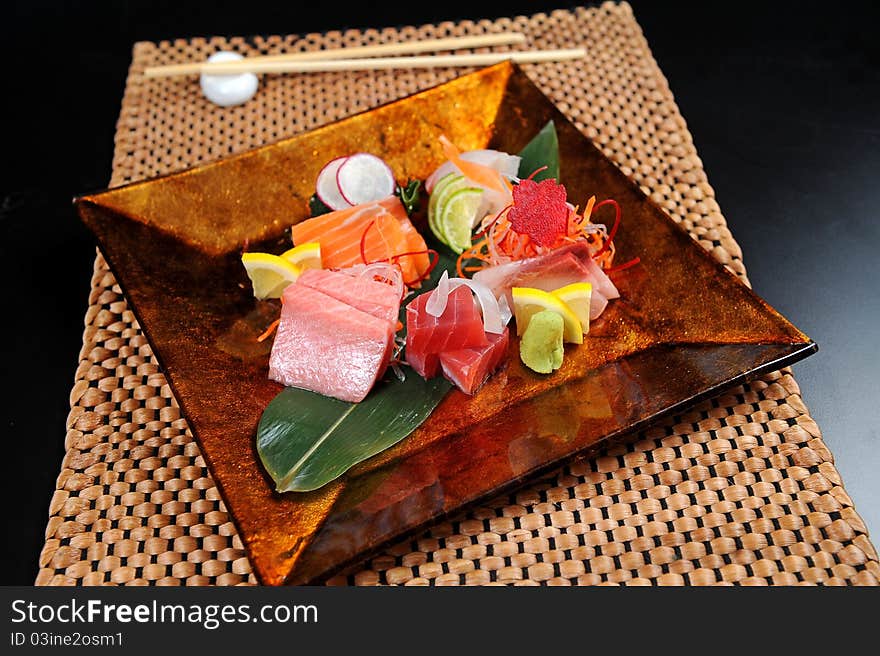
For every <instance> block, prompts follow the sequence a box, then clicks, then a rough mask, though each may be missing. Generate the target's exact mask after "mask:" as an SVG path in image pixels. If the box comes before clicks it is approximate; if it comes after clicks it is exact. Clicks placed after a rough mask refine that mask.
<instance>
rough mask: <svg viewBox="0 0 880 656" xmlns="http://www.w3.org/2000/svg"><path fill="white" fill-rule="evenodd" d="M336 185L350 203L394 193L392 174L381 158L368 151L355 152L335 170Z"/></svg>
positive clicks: (358, 202) (366, 201)
mask: <svg viewBox="0 0 880 656" xmlns="http://www.w3.org/2000/svg"><path fill="white" fill-rule="evenodd" d="M336 186H337V187H338V189H339V192H340V194H341V195H342V198H343V199H345V200H346V201H347V202H348V203H349V204H350V205H360V204H361V203H368V202H369V201H371V200H381V199H383V198H388V196H390V195H391V194H393V193H394V187H395V182H394V174H393V173H392V172H391V167H389V166H388V165H387V164H386V163H385V162H384V161H383V160H382V159H380V158H378V157H376V156H375V155H371V154H370V153H357V154H355V155H351V156H350V157H348V159H346V160H345V161H344V162H343V163H342V164H341V165H340V166H339V169H338V170H337V171H336Z"/></svg>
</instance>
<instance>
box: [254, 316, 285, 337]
mask: <svg viewBox="0 0 880 656" xmlns="http://www.w3.org/2000/svg"><path fill="white" fill-rule="evenodd" d="M280 323H281V319H275V321H273V322H272V323H270V324H269V327H268V328H266V330H264V331H263V333H262V334H261V335H260V336H259V337H257V341H258V342H262V341H265V340H266V339H268V338H269V336H270V335H272V333H274V332H275V330H276V329H277V328H278V324H280Z"/></svg>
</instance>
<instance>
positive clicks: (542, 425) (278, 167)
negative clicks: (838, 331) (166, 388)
mask: <svg viewBox="0 0 880 656" xmlns="http://www.w3.org/2000/svg"><path fill="white" fill-rule="evenodd" d="M550 119H553V120H554V121H555V123H556V126H557V130H558V132H559V142H560V160H561V172H562V175H561V178H562V180H561V181H562V182H563V184H565V185H566V187H567V189H568V192H569V197H570V198H573V199H586V198H587V197H589V196H590V195H591V194H596V195H597V197H598V198H599V199H600V200H601V199H602V198H614V199H616V200H617V201H618V203H619V204H620V206H621V208H622V211H623V217H624V221H623V224H622V227H621V229H620V231H619V232H618V234H617V238H616V239H615V244H616V247H617V249H618V254H617V257H618V258H619V261H622V262H623V261H627V260H629V259H631V258H633V257H636V256H638V257H640V258H641V262H642V265H641V266H639V267H636V268H634V269H631V270H629V271H627V272H623V273H621V274H620V275H619V276H618V277H617V278H616V280H615V282H616V284H617V285H618V287H619V289H620V291H621V294H622V298H621V299H620V300H618V301H615V302H614V303H613V304H612V305H611V306H609V308H608V310H606V312H605V313H604V314H603V315H602V317H600V319H599V320H597V321H596V322H595V323H594V324H592V325H591V327H590V338H589V345H585V346H584V347H581V348H578V349H576V350H572V351H571V352H570V353H568V354H567V355H566V360H565V364H564V366H563V368H562V369H561V370H559V371H558V372H556V373H555V374H553V375H552V376H547V377H545V376H541V375H538V374H534V373H532V372H531V371H529V370H527V369H525V368H524V367H523V366H522V365H521V364H520V362H519V358H517V357H512V358H510V359H509V360H510V363H509V364H508V366H507V368H506V369H505V370H503V371H502V372H500V373H498V374H496V375H495V376H493V377H492V378H491V379H490V381H489V383H488V384H487V385H486V386H485V387H484V388H483V389H482V390H481V391H480V392H479V393H478V394H477V395H476V396H475V397H472V398H471V397H467V396H465V395H463V394H461V393H459V392H457V391H452V392H451V393H450V394H449V395H448V396H447V397H446V398H445V399H444V400H443V402H442V403H441V404H440V406H439V407H438V408H437V410H436V411H435V412H434V413H433V414H432V416H431V417H430V418H429V419H428V421H427V422H425V423H424V424H423V425H422V426H421V427H420V428H419V429H418V430H417V431H416V432H415V433H413V434H412V435H411V436H410V437H408V438H407V439H405V440H404V441H403V442H401V443H400V444H398V445H396V446H395V447H393V448H391V449H389V450H388V451H386V452H384V453H381V454H379V455H378V456H375V457H374V458H372V459H370V460H368V461H366V462H364V463H362V464H360V465H358V466H356V467H355V468H354V469H352V470H351V471H349V472H348V474H346V475H345V476H344V477H343V478H341V479H339V480H337V481H335V482H333V483H331V484H329V485H327V486H325V487H324V488H322V489H320V490H317V491H315V492H310V493H303V494H284V495H281V494H277V493H275V492H274V491H273V485H272V482H271V481H270V480H269V479H268V477H267V476H266V474H265V473H264V472H263V470H262V469H261V466H260V464H259V460H258V458H257V455H256V452H255V443H254V435H255V432H256V427H257V423H258V421H259V419H260V415H261V413H262V411H263V409H264V408H265V407H266V405H267V404H268V403H269V401H270V400H271V399H272V398H273V397H274V396H275V395H276V394H277V393H278V391H279V390H280V387H279V385H278V384H277V383H274V382H272V381H270V380H268V378H267V368H268V346H267V345H262V344H256V343H255V341H254V339H253V337H254V336H256V335H258V334H259V333H260V332H262V330H263V329H264V328H265V327H266V325H267V324H268V323H269V322H270V321H271V320H272V318H274V316H276V315H277V308H275V307H271V306H269V305H268V304H267V303H266V302H260V301H255V300H254V299H253V297H252V295H251V291H250V287H249V285H248V284H247V279H246V275H245V272H244V270H243V268H242V266H241V261H240V251H241V249H242V247H243V245H244V244H248V247H249V248H250V249H251V250H265V251H270V252H279V253H280V252H282V251H283V250H286V248H288V247H289V244H290V241H289V236H287V235H285V232H284V231H285V229H286V228H287V227H289V226H290V225H291V224H293V223H296V222H297V221H300V220H302V219H304V218H306V217H307V216H308V198H309V196H310V195H311V194H312V191H313V186H314V180H315V177H316V175H317V173H318V171H319V170H320V168H321V167H322V166H323V165H324V163H326V162H327V161H329V160H330V159H332V158H333V157H335V156H338V155H340V154H346V153H351V152H356V151H367V152H373V153H376V154H377V155H381V156H382V157H383V158H384V159H385V160H386V161H387V162H388V163H389V164H390V165H391V166H392V168H393V169H394V172H395V175H396V176H397V178H398V180H401V181H405V180H406V179H408V178H420V179H424V178H425V177H426V176H427V175H428V174H429V173H430V172H431V171H432V170H433V169H434V168H435V167H436V166H437V165H438V164H439V163H440V162H441V161H443V159H444V156H443V154H442V152H441V151H440V147H439V145H438V143H437V136H438V135H439V134H441V133H444V134H446V135H447V136H448V137H449V138H450V139H452V141H454V142H455V143H456V144H458V145H459V146H460V147H462V148H463V149H475V148H484V147H490V148H497V149H499V150H504V151H507V152H518V151H519V150H520V149H521V148H522V147H523V146H524V145H525V143H526V141H527V140H528V139H529V138H530V137H531V136H532V135H534V134H535V133H536V132H537V131H538V130H539V129H540V128H541V127H542V126H543V125H544V124H545V123H546V122H547V121H548V120H550ZM77 207H78V211H79V213H80V216H81V217H82V219H83V221H84V222H85V223H86V224H87V225H88V226H89V228H90V229H91V230H92V231H93V232H94V233H95V235H96V236H97V238H98V240H99V243H100V246H101V249H102V251H103V253H104V255H105V257H106V258H107V260H108V262H109V263H110V266H111V267H112V269H113V271H114V273H115V274H116V277H117V279H118V281H119V283H120V285H121V286H122V288H123V291H124V292H125V294H126V296H127V298H128V300H129V302H130V303H131V305H132V308H133V310H134V312H135V314H136V315H137V317H138V320H139V321H140V324H141V326H142V328H143V330H144V332H145V333H146V335H147V338H148V339H149V340H150V343H151V345H152V347H153V349H154V351H155V353H156V355H157V357H158V358H159V360H160V362H161V364H162V366H163V368H164V370H165V373H166V375H167V377H168V380H169V382H170V384H171V386H172V388H173V389H174V392H175V394H176V397H177V399H178V401H179V402H180V404H181V406H182V407H183V410H184V413H185V415H186V417H187V419H188V421H189V423H190V426H191V428H192V430H193V432H194V434H195V435H196V437H197V439H198V440H199V443H200V445H201V448H202V452H203V454H204V456H205V458H206V460H207V461H208V464H209V467H210V469H211V473H212V475H213V477H214V480H215V481H216V483H217V485H218V487H219V488H220V490H221V492H222V494H223V496H224V499H225V501H226V504H227V506H228V508H229V510H230V511H231V513H232V515H233V518H234V519H235V522H236V524H237V526H238V529H239V531H240V533H241V536H242V539H243V541H244V544H245V547H246V548H247V551H248V554H249V556H250V558H251V562H252V563H253V565H254V568H255V570H256V572H257V575H258V576H259V578H260V580H261V581H262V582H263V583H266V584H281V583H285V582H287V583H307V582H314V581H317V580H320V579H321V578H323V577H326V576H327V575H329V574H330V573H332V572H333V571H335V570H336V569H338V568H339V567H340V566H342V565H345V564H347V563H350V562H352V561H353V560H356V559H358V558H361V557H363V555H364V554H365V553H367V552H369V551H371V550H374V549H376V548H378V547H380V546H383V545H384V544H387V543H388V542H389V541H392V540H395V539H398V538H400V537H401V536H402V535H403V534H405V533H409V532H412V531H414V530H416V529H418V528H420V527H422V526H425V525H426V524H428V523H430V522H432V521H433V520H435V519H437V518H439V517H441V516H445V515H447V514H448V513H451V512H454V511H456V510H458V509H460V508H462V507H463V506H465V505H466V504H469V503H473V502H476V501H479V500H483V499H486V498H488V497H490V496H492V495H495V494H497V493H499V492H500V491H502V490H505V489H508V488H510V487H511V486H514V485H516V484H518V483H520V482H521V481H523V480H524V479H527V478H528V477H530V476H534V475H535V474H537V473H539V472H542V471H547V470H549V469H550V468H552V467H555V466H557V465H558V464H559V463H561V462H564V461H565V460H566V459H567V458H570V457H571V456H572V455H574V454H577V453H585V452H591V451H593V450H595V449H596V448H597V447H599V446H600V445H604V444H606V443H607V442H608V441H609V440H612V439H618V438H621V437H623V436H625V435H627V434H630V433H632V432H634V431H636V430H638V429H640V428H642V427H644V426H645V425H646V424H647V423H649V422H651V421H652V420H654V419H656V418H657V417H658V416H661V415H664V414H668V413H670V412H674V411H676V410H680V409H682V408H683V407H684V406H686V405H688V404H691V403H693V402H695V401H697V400H700V399H703V398H706V397H707V396H709V395H711V394H714V393H716V392H718V391H720V390H721V389H723V388H725V387H728V386H730V385H734V384H738V383H740V382H742V381H743V380H745V379H747V378H750V377H754V376H756V375H758V374H760V373H763V372H766V371H772V370H774V369H777V368H779V367H781V366H784V365H787V364H790V363H792V362H794V361H796V360H799V359H801V358H803V357H805V356H807V355H809V354H810V353H813V352H815V350H816V346H815V344H814V343H813V342H812V341H811V340H810V339H809V338H808V337H807V336H805V335H804V334H803V333H801V332H800V331H799V330H797V329H796V328H795V327H794V326H792V325H791V324H790V323H789V322H788V321H786V320H785V319H784V318H783V317H782V316H780V315H779V314H778V313H777V312H776V311H775V310H773V309H772V308H771V307H769V306H768V305H767V304H766V303H765V302H764V301H762V300H761V299H760V298H758V297H757V296H756V295H755V294H754V293H753V292H751V291H750V290H749V289H748V288H747V287H745V286H744V285H743V284H742V283H740V282H739V281H738V280H737V279H736V278H735V276H733V275H732V274H731V273H729V272H728V271H727V270H725V269H724V268H723V267H722V266H721V265H719V264H718V263H717V262H715V261H714V260H713V259H712V258H711V257H710V256H709V255H708V254H707V253H706V252H705V251H704V250H703V249H702V248H701V247H700V246H699V245H698V244H696V243H695V242H694V241H693V240H692V239H691V238H690V237H689V236H688V235H687V233H685V232H684V231H683V230H682V229H681V228H679V227H678V226H677V225H675V223H674V222H673V221H672V220H671V219H670V218H669V217H667V216H666V215H665V214H664V213H663V211H662V210H661V209H660V208H658V207H657V206H656V205H655V204H654V203H652V202H651V201H650V200H649V199H648V198H647V197H645V195H644V194H643V193H642V192H641V191H640V190H639V188H638V187H637V186H636V185H635V184H634V183H633V182H632V181H630V180H629V179H628V178H627V177H626V176H625V175H623V173H621V172H620V171H619V169H617V168H616V167H615V166H614V164H613V163H612V162H611V161H610V160H608V159H607V158H606V157H605V156H604V155H602V154H601V152H600V151H599V150H598V149H597V148H595V147H594V146H593V145H592V144H591V143H590V141H589V140H588V139H586V138H585V137H584V136H583V135H582V134H581V133H580V132H579V131H578V130H577V128H576V127H574V126H573V125H572V124H571V123H570V122H568V121H567V120H566V119H565V117H564V116H563V115H562V114H561V113H560V112H559V111H558V110H557V109H556V107H555V106H554V105H553V104H552V102H550V100H549V99H547V98H546V97H545V96H544V95H543V94H542V93H541V92H540V91H539V90H538V88H537V87H536V86H535V85H534V84H533V83H532V82H531V81H530V80H529V79H528V77H527V76H526V75H525V74H524V73H523V72H522V70H520V69H519V68H518V67H517V66H515V65H514V64H511V63H504V64H499V65H496V66H493V67H490V68H487V69H483V70H480V71H477V72H476V73H472V74H469V75H464V76H462V77H459V78H458V79H456V80H453V81H452V82H449V83H446V84H443V85H441V86H438V87H435V88H433V89H429V90H427V91H425V92H422V93H419V94H416V95H413V96H410V97H408V98H404V99H402V100H399V101H396V102H393V103H390V104H387V105H383V106H382V107H379V108H376V109H373V110H370V111H368V112H364V113H362V114H358V115H356V116H353V117H350V118H347V119H344V120H342V121H338V122H336V123H333V124H330V125H327V126H324V127H322V128H318V129H316V130H313V131H311V132H309V133H306V134H302V135H299V136H296V137H293V138H291V139H287V140H284V141H281V142H278V143H275V144H271V145H268V146H265V147H262V148H259V149H256V150H253V151H249V152H246V153H243V154H241V155H237V156H234V157H229V158H226V159H224V160H221V161H218V162H216V163H213V164H209V165H205V166H201V167H198V168H194V169H190V170H188V171H184V172H182V173H177V174H172V175H168V176H163V177H160V178H156V179H153V180H148V181H145V182H139V183H134V184H131V185H127V186H125V187H120V188H117V189H111V190H108V191H104V192H101V193H98V194H92V195H88V196H83V197H81V198H79V199H78V200H77ZM597 220H602V217H597ZM512 348H516V343H515V340H514V344H513V345H512Z"/></svg>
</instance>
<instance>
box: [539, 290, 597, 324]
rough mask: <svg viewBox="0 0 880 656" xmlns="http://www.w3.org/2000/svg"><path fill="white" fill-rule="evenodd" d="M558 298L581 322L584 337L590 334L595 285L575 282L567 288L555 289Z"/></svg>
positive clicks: (553, 292)
mask: <svg viewBox="0 0 880 656" xmlns="http://www.w3.org/2000/svg"><path fill="white" fill-rule="evenodd" d="M550 293H551V294H553V295H554V296H555V297H556V298H558V299H559V300H561V301H563V302H564V303H565V304H566V305H567V306H568V307H570V308H571V311H572V312H574V313H575V315H577V318H578V319H579V320H580V322H581V330H582V331H583V333H584V335H586V334H588V333H589V332H590V298H591V297H592V296H593V285H591V284H590V283H588V282H574V283H572V284H570V285H566V286H565V287H560V288H559V289H554V290H553V291H552V292H550Z"/></svg>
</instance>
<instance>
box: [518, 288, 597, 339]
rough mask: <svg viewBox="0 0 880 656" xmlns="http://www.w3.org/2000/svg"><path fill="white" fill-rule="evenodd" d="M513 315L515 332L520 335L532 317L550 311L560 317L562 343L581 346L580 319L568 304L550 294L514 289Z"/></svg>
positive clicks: (540, 290)
mask: <svg viewBox="0 0 880 656" xmlns="http://www.w3.org/2000/svg"><path fill="white" fill-rule="evenodd" d="M511 294H512V295H513V314H514V316H515V317H516V332H517V334H518V335H522V334H523V333H524V332H525V331H526V328H528V327H529V321H530V320H531V318H532V316H533V315H535V314H537V313H538V312H543V311H544V310H551V311H553V312H556V313H557V314H558V315H559V316H561V317H562V323H563V333H562V338H563V340H564V341H566V342H569V343H571V344H583V342H584V334H583V329H582V327H581V322H580V319H578V317H577V315H576V314H575V313H574V311H573V310H572V309H571V308H570V307H569V306H568V304H567V303H566V302H565V301H563V300H562V299H560V298H559V297H557V296H554V295H553V294H551V293H550V292H545V291H544V290H543V289H535V288H533V287H514V288H513V289H512V290H511Z"/></svg>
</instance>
